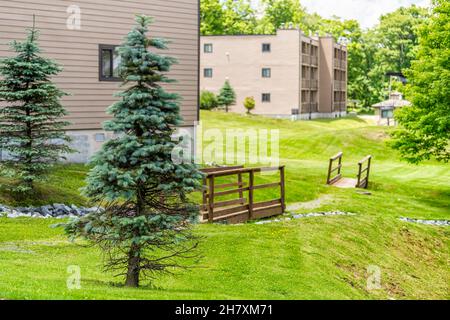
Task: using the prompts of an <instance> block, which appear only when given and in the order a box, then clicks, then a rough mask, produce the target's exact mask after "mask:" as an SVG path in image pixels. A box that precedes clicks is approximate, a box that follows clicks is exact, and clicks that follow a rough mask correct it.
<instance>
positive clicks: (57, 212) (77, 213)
mask: <svg viewBox="0 0 450 320" xmlns="http://www.w3.org/2000/svg"><path fill="white" fill-rule="evenodd" d="M100 210H103V209H102V208H98V207H92V208H85V207H77V206H76V205H74V204H72V205H70V206H68V205H65V204H60V203H54V204H52V205H46V206H41V207H17V208H12V207H8V206H5V205H2V204H0V217H1V216H5V217H7V218H20V217H27V218H42V219H49V218H56V219H64V218H72V217H83V216H85V215H87V214H89V213H91V212H97V211H100Z"/></svg>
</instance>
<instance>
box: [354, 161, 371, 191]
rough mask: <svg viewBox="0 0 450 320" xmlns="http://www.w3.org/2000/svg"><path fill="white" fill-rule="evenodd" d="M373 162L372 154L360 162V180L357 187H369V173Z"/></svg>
mask: <svg viewBox="0 0 450 320" xmlns="http://www.w3.org/2000/svg"><path fill="white" fill-rule="evenodd" d="M371 162H372V156H367V157H365V158H364V159H362V160H361V161H360V162H358V166H359V169H358V182H357V183H356V187H357V188H363V189H367V188H368V187H369V175H370V164H371Z"/></svg>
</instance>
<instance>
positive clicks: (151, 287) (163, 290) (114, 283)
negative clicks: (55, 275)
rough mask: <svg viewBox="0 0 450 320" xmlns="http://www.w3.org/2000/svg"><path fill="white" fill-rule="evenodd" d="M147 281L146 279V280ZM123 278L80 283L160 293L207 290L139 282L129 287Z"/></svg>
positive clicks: (203, 292) (201, 291) (200, 291)
mask: <svg viewBox="0 0 450 320" xmlns="http://www.w3.org/2000/svg"><path fill="white" fill-rule="evenodd" d="M146 281H148V280H146ZM123 282H124V280H123V281H119V278H118V279H117V281H107V280H98V279H90V278H88V279H83V280H82V284H83V283H84V284H88V285H89V286H93V287H106V288H108V289H129V290H136V291H152V292H160V293H181V294H199V295H201V294H205V293H207V291H205V290H193V289H172V288H166V287H164V286H162V285H155V284H151V283H144V284H141V285H140V286H139V287H138V288H130V287H126V286H125V285H124V283H123Z"/></svg>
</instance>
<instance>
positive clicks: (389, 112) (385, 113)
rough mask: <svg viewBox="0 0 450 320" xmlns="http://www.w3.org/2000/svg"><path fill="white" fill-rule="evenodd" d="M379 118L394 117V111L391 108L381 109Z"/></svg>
mask: <svg viewBox="0 0 450 320" xmlns="http://www.w3.org/2000/svg"><path fill="white" fill-rule="evenodd" d="M381 118H383V119H386V118H394V112H393V110H390V109H388V110H381Z"/></svg>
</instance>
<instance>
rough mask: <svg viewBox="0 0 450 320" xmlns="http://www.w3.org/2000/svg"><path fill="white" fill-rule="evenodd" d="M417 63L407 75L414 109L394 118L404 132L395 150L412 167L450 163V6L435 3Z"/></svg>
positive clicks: (399, 132)
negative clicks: (431, 162) (425, 162)
mask: <svg viewBox="0 0 450 320" xmlns="http://www.w3.org/2000/svg"><path fill="white" fill-rule="evenodd" d="M419 43H420V44H419V48H418V53H417V59H416V60H414V61H413V62H412V66H411V68H410V69H409V70H408V71H407V72H406V74H407V76H408V79H409V81H410V83H409V84H408V85H407V87H406V91H407V98H408V99H409V100H411V102H412V106H411V107H405V108H403V109H401V110H400V111H399V112H397V113H396V114H395V118H396V119H397V121H398V122H399V124H400V125H401V127H402V128H400V129H399V130H397V131H395V132H394V134H393V136H394V141H393V142H392V146H393V147H394V148H395V149H398V150H399V151H400V153H401V155H402V157H403V158H404V159H406V160H407V161H409V162H412V163H419V162H421V161H423V160H427V159H431V158H435V159H437V160H439V161H444V162H448V161H449V160H450V3H449V2H448V1H446V0H434V1H433V14H432V16H431V18H430V20H429V22H428V23H427V24H426V25H424V26H423V27H422V28H421V29H420V40H419Z"/></svg>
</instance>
